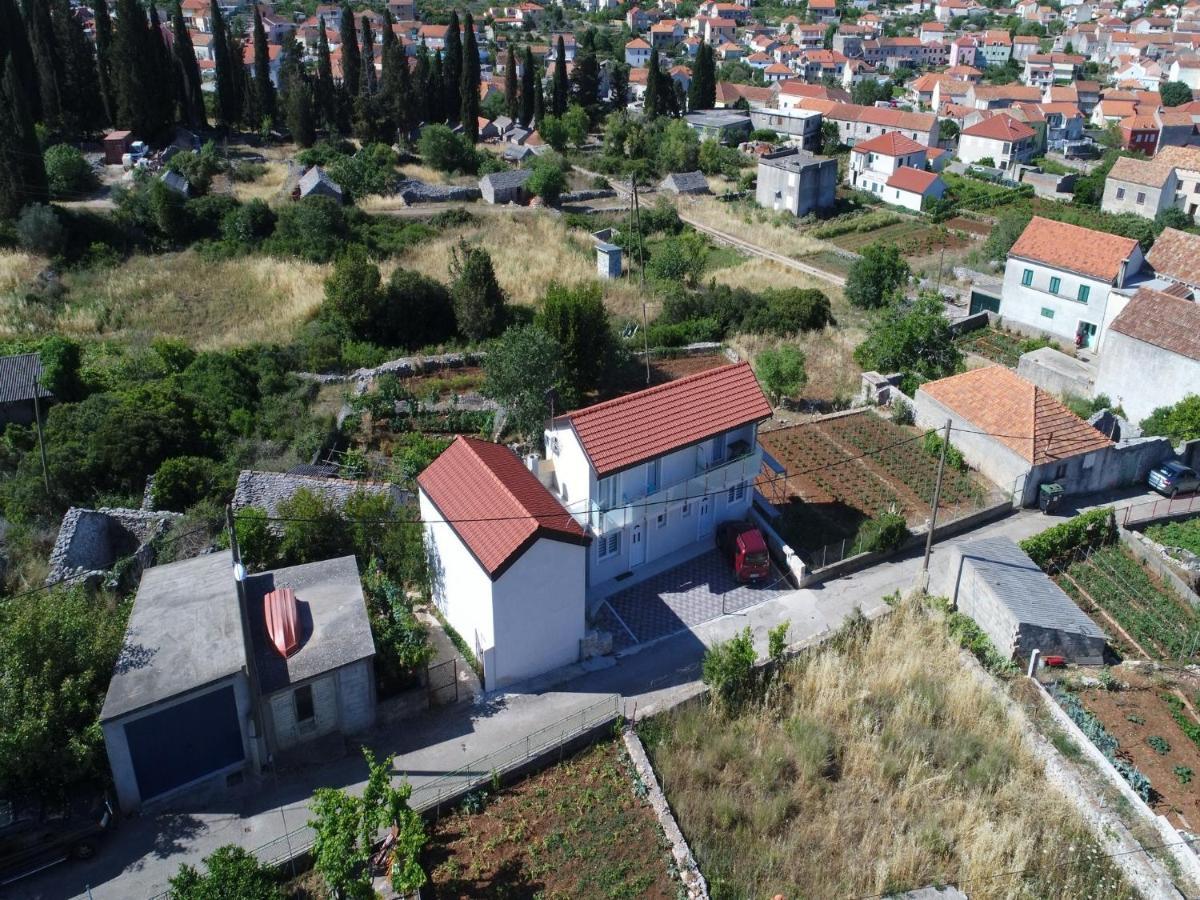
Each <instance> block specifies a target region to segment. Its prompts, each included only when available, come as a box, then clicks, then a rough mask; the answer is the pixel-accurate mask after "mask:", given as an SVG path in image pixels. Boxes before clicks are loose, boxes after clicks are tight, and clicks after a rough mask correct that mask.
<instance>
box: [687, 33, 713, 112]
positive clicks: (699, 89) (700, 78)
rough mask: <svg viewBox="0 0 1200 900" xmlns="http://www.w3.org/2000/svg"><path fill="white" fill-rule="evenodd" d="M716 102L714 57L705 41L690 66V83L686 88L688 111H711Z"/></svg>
mask: <svg viewBox="0 0 1200 900" xmlns="http://www.w3.org/2000/svg"><path fill="white" fill-rule="evenodd" d="M716 102H717V68H716V56H715V54H714V53H713V49H712V47H710V46H709V45H708V42H707V41H703V42H701V44H700V49H699V50H698V51H696V63H695V65H694V66H692V83H691V85H689V87H688V108H689V109H712V107H713V106H714V105H715V104H716Z"/></svg>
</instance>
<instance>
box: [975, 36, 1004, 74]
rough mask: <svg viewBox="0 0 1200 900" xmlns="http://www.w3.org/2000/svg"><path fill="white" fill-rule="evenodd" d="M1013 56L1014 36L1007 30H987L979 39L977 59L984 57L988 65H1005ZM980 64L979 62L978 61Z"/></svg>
mask: <svg viewBox="0 0 1200 900" xmlns="http://www.w3.org/2000/svg"><path fill="white" fill-rule="evenodd" d="M1011 58H1012V38H1011V37H1009V34H1008V32H1007V31H1003V30H990V31H985V32H984V33H983V35H982V36H981V37H980V39H979V53H978V55H977V56H976V60H980V59H982V60H983V62H984V63H985V64H986V65H988V66H1003V65H1005V64H1006V63H1007V62H1008V61H1009V59H1011ZM976 64H978V63H976Z"/></svg>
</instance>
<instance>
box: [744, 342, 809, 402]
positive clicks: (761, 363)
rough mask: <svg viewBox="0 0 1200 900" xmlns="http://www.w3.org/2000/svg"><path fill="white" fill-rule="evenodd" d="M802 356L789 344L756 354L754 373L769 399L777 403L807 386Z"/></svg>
mask: <svg viewBox="0 0 1200 900" xmlns="http://www.w3.org/2000/svg"><path fill="white" fill-rule="evenodd" d="M805 362H806V359H805V356H804V354H803V353H802V352H801V351H800V350H799V349H798V348H797V347H793V346H792V345H791V344H785V345H783V346H782V347H780V348H779V349H777V350H763V351H762V352H761V353H759V354H758V359H757V360H756V361H755V364H754V371H755V373H756V374H757V375H758V380H759V381H760V382H762V386H763V388H764V389H765V390H766V392H767V394H768V395H770V397H771V399H772V400H773V401H774V402H776V403H778V402H779V401H780V400H782V399H783V398H784V397H794V396H796V394H797V393H798V392H799V391H800V390H802V389H803V388H804V385H806V384H808V373H807V371H805V368H804V364H805Z"/></svg>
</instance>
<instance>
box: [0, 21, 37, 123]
mask: <svg viewBox="0 0 1200 900" xmlns="http://www.w3.org/2000/svg"><path fill="white" fill-rule="evenodd" d="M0 38H7V40H8V55H9V56H11V57H12V61H13V65H14V66H15V67H16V76H15V77H16V81H15V84H16V85H17V87H19V88H20V90H21V91H22V93H23V94H24V96H25V111H26V112H27V113H28V114H29V116H30V118H32V119H33V121H35V122H40V121H41V119H42V101H41V91H40V90H39V89H38V77H37V66H36V65H34V62H33V48H31V47H30V46H29V32H28V31H27V30H26V28H25V20H24V19H23V18H22V17H21V13H20V11H19V10H18V9H17V2H16V0H0ZM3 64H4V62H3V60H2V59H0V65H3Z"/></svg>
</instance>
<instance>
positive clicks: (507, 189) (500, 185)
mask: <svg viewBox="0 0 1200 900" xmlns="http://www.w3.org/2000/svg"><path fill="white" fill-rule="evenodd" d="M532 174H533V170H532V169H512V170H510V171H508V172H492V173H491V174H490V175H484V176H483V177H482V178H480V179H479V192H480V194H481V195H482V196H483V199H484V201H485V202H487V203H524V202H525V201H526V200H528V199H529V194H528V192H527V191H526V190H525V182H527V181H528V180H529V177H530V176H531V175H532Z"/></svg>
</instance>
